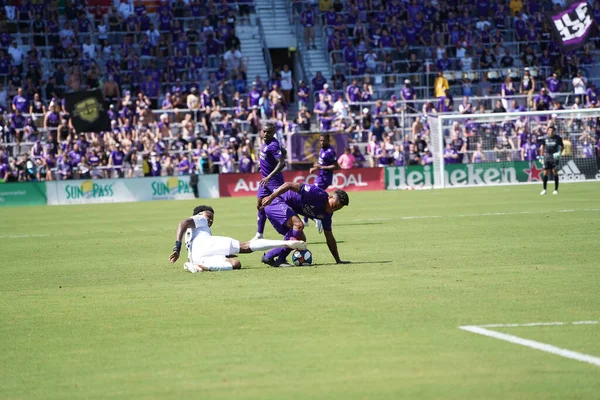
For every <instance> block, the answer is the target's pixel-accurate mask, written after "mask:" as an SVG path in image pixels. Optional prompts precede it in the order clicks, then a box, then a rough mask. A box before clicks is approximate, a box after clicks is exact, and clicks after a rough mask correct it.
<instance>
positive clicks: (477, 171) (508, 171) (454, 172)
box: [385, 158, 600, 190]
mask: <svg viewBox="0 0 600 400" xmlns="http://www.w3.org/2000/svg"><path fill="white" fill-rule="evenodd" d="M542 172H543V165H542V164H541V163H540V162H539V161H534V162H530V161H507V162H486V163H478V164H448V165H446V166H445V173H444V179H445V182H444V183H445V186H446V187H452V186H482V185H499V184H518V183H524V182H536V181H541V180H542ZM558 175H559V177H560V179H561V180H562V181H567V182H568V181H585V180H600V167H599V165H598V163H597V162H596V159H594V158H570V159H568V158H563V159H561V162H560V165H559V171H558ZM433 186H434V177H433V166H431V165H426V166H420V165H418V166H407V167H388V168H386V170H385V187H386V189H387V190H396V189H419V188H423V189H428V188H432V187H433Z"/></svg>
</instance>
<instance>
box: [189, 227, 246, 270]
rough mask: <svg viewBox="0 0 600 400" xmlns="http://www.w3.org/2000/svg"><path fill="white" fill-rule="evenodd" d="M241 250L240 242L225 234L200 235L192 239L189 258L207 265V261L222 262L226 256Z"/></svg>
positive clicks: (195, 262) (193, 261)
mask: <svg viewBox="0 0 600 400" xmlns="http://www.w3.org/2000/svg"><path fill="white" fill-rule="evenodd" d="M239 252H240V242H239V241H238V240H235V239H232V238H230V237H225V236H208V235H200V236H197V237H196V238H194V240H192V243H191V244H190V249H189V250H188V259H189V260H190V261H191V262H192V263H194V264H200V265H203V266H205V267H209V265H206V264H205V263H206V262H211V263H214V262H219V263H220V264H222V262H223V261H224V260H225V259H226V257H225V256H229V255H233V254H238V253H239Z"/></svg>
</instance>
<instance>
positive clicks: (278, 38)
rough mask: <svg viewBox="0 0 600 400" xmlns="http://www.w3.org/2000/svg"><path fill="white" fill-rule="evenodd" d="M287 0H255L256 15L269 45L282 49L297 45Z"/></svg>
mask: <svg viewBox="0 0 600 400" xmlns="http://www.w3.org/2000/svg"><path fill="white" fill-rule="evenodd" d="M286 1H287V0H255V2H254V4H255V7H256V15H257V16H258V17H259V18H260V20H261V22H262V26H263V29H264V32H265V40H266V42H267V47H268V48H270V49H280V48H288V47H296V46H297V41H296V35H295V32H294V31H295V26H294V24H292V23H290V18H289V15H288V11H287V8H286Z"/></svg>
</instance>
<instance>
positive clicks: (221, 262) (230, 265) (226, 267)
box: [183, 256, 242, 274]
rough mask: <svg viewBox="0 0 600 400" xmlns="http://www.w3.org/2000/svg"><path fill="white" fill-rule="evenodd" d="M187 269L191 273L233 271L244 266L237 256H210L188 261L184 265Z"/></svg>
mask: <svg viewBox="0 0 600 400" xmlns="http://www.w3.org/2000/svg"><path fill="white" fill-rule="evenodd" d="M183 268H184V269H185V270H186V271H189V272H191V273H193V274H194V273H196V272H207V271H231V270H233V269H240V268H242V263H241V262H240V261H239V260H238V259H235V258H227V257H225V256H209V257H206V258H204V259H201V260H198V262H197V263H194V262H186V263H185V264H184V265H183Z"/></svg>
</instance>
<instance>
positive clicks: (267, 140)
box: [252, 122, 286, 240]
mask: <svg viewBox="0 0 600 400" xmlns="http://www.w3.org/2000/svg"><path fill="white" fill-rule="evenodd" d="M260 135H261V138H262V140H263V142H262V144H261V146H260V173H261V175H262V177H263V179H262V180H261V181H260V186H259V188H258V193H257V194H256V197H257V202H256V208H257V209H258V223H257V225H258V226H257V228H256V235H255V236H254V238H252V240H254V239H262V238H263V233H264V232H265V223H266V222H267V216H266V214H265V211H264V210H263V209H262V207H261V202H262V199H263V198H264V197H266V196H268V195H270V194H271V193H273V190H275V189H277V188H278V187H279V186H281V185H282V184H283V174H282V173H281V171H283V168H285V154H286V152H285V149H282V148H281V146H280V145H279V142H278V141H277V139H275V137H274V136H275V125H274V124H273V123H271V122H269V123H267V124H265V127H264V128H263V129H262V131H261V133H260Z"/></svg>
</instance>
